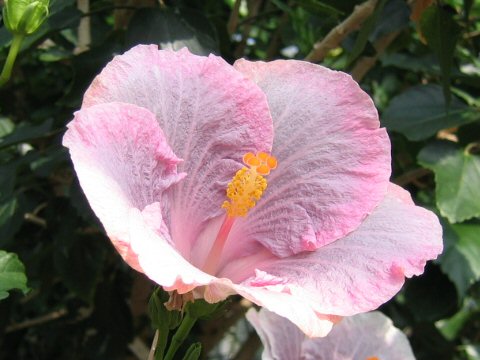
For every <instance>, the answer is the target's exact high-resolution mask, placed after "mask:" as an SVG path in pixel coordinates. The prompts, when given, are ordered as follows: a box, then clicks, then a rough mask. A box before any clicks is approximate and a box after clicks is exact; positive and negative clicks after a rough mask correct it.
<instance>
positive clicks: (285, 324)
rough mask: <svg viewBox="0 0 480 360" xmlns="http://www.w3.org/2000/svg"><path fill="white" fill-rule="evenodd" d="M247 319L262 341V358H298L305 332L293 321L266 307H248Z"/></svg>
mask: <svg viewBox="0 0 480 360" xmlns="http://www.w3.org/2000/svg"><path fill="white" fill-rule="evenodd" d="M246 318H247V320H248V321H249V322H250V324H252V326H253V327H254V328H255V331H256V332H257V334H258V336H259V337H260V340H261V341H262V343H263V348H264V349H263V353H262V360H282V359H284V360H299V359H300V354H301V352H302V343H303V341H304V340H305V334H304V333H302V332H301V331H300V330H299V329H298V327H296V326H295V325H294V324H293V323H291V322H290V321H288V320H287V319H285V318H284V317H281V316H278V315H276V314H275V313H272V312H270V311H268V310H266V309H262V310H260V311H257V310H255V309H249V310H248V311H247V314H246Z"/></svg>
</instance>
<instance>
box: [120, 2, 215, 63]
mask: <svg viewBox="0 0 480 360" xmlns="http://www.w3.org/2000/svg"><path fill="white" fill-rule="evenodd" d="M126 43H127V46H128V47H132V46H134V45H137V44H158V45H159V46H160V48H162V49H173V50H179V49H181V48H183V47H186V48H188V49H189V50H190V51H191V52H192V53H194V54H197V55H208V54H210V53H218V44H217V40H216V33H215V30H214V28H213V27H212V26H211V25H210V23H209V22H208V20H207V19H206V18H205V17H204V15H202V14H201V13H197V12H194V11H188V12H187V11H184V12H182V13H180V14H177V13H174V12H172V11H168V10H160V9H143V10H139V11H137V12H136V13H135V16H134V17H133V18H132V20H131V22H130V26H129V28H128V31H127V35H126Z"/></svg>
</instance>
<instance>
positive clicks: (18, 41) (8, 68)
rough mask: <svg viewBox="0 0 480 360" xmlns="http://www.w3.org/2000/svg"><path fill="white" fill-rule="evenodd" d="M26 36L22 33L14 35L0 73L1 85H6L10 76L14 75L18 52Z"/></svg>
mask: <svg viewBox="0 0 480 360" xmlns="http://www.w3.org/2000/svg"><path fill="white" fill-rule="evenodd" d="M23 38H24V36H23V35H20V34H15V35H13V40H12V45H10V49H9V51H8V56H7V60H6V61H5V64H4V65H3V70H2V73H1V74H0V87H2V86H3V85H5V84H6V83H7V81H8V80H10V76H11V75H12V69H13V65H14V64H15V59H16V58H17V55H18V52H19V51H20V46H21V45H22V41H23Z"/></svg>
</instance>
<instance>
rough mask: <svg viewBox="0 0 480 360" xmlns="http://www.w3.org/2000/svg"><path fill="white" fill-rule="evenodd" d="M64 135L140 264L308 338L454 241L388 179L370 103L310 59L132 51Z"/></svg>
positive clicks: (104, 212)
mask: <svg viewBox="0 0 480 360" xmlns="http://www.w3.org/2000/svg"><path fill="white" fill-rule="evenodd" d="M64 144H65V146H67V147H68V148H69V149H70V154H71V157H72V160H73V163H74V166H75V170H76V172H77V175H78V178H79V180H80V184H81V186H82V188H83V190H84V192H85V194H86V196H87V198H88V201H89V202H90V205H91V206H92V208H93V210H94V211H95V213H96V215H97V216H98V218H99V219H100V221H101V222H102V224H103V226H104V227H105V230H106V232H107V235H108V236H109V238H110V239H111V241H112V242H113V244H114V246H115V247H116V249H117V250H118V252H119V253H120V254H121V256H122V257H123V258H124V259H125V261H126V262H127V263H128V264H130V265H131V266H132V267H133V268H135V269H136V270H138V271H141V272H143V273H145V274H146V275H147V276H148V277H150V278H151V279H152V280H153V281H155V282H156V283H158V284H159V285H161V286H163V287H164V288H165V289H166V290H168V291H173V290H176V291H177V292H178V293H180V294H185V293H189V294H193V295H194V296H195V297H196V298H200V297H201V298H205V300H206V301H208V302H217V301H220V300H223V299H225V298H226V297H227V296H229V295H231V294H235V293H237V294H240V295H242V296H244V297H246V298H248V299H249V300H251V301H253V302H254V303H256V304H258V305H262V306H265V307H267V308H268V309H270V310H271V311H273V312H275V313H277V314H279V315H281V316H284V317H287V318H289V319H290V320H291V321H292V322H294V323H295V324H297V325H298V326H299V327H300V328H301V329H302V330H303V331H304V332H305V333H306V334H308V335H310V336H322V335H325V334H326V333H328V331H329V330H330V329H331V326H332V322H333V321H335V320H337V319H338V317H339V316H348V315H353V314H356V313H360V312H365V311H369V310H372V309H375V308H377V307H378V306H379V305H380V304H382V303H384V302H385V301H387V300H388V299H390V298H391V297H392V296H393V295H394V294H395V293H396V292H398V290H399V289H400V288H401V286H402V284H403V282H404V277H405V276H408V277H410V276H412V275H417V274H421V273H422V272H423V268H424V265H425V262H426V261H427V260H429V259H433V258H435V257H436V256H437V255H438V254H439V253H440V252H441V250H442V241H441V228H440V225H439V223H438V220H437V218H436V216H435V215H434V214H432V213H431V212H429V211H426V210H424V209H422V208H419V207H416V206H415V205H414V204H413V202H412V201H411V199H410V196H409V195H408V193H406V192H405V191H404V190H402V189H400V188H398V187H397V186H395V185H392V184H389V176H390V143H389V139H388V136H387V133H386V131H385V130H384V129H380V128H379V121H378V114H377V111H376V110H375V107H374V105H373V102H372V100H371V99H370V98H369V97H368V95H367V94H365V93H364V92H363V91H362V90H361V89H360V87H359V86H358V84H356V83H355V82H354V81H353V80H352V79H351V78H350V76H348V75H347V74H344V73H341V72H336V71H331V70H328V69H326V68H324V67H321V66H318V65H314V64H311V63H307V62H302V61H274V62H270V63H264V62H249V61H246V60H239V61H237V62H236V63H235V65H234V66H233V67H232V66H230V65H229V64H227V63H226V62H225V61H224V60H222V59H221V58H219V57H216V56H209V57H200V56H195V55H192V54H190V53H189V52H188V51H187V50H186V49H184V50H181V51H179V52H173V51H162V50H158V48H157V46H155V45H150V46H144V45H142V46H136V47H134V48H133V49H131V50H130V51H128V52H126V53H125V54H123V55H120V56H117V57H115V58H114V59H113V60H112V61H111V62H110V63H109V64H108V65H107V66H106V67H105V69H103V71H102V73H101V74H100V75H98V76H97V77H96V79H95V80H94V81H93V83H92V85H91V86H90V88H89V89H88V90H87V92H86V94H85V97H84V100H83V105H82V108H81V110H80V111H78V112H77V113H75V118H74V120H73V121H72V122H71V123H70V124H69V125H68V131H67V132H66V134H65V137H64ZM247 153H252V154H249V155H246V156H245V154H247ZM268 154H272V155H273V156H274V157H275V158H276V160H275V158H273V157H270V156H269V155H268ZM257 155H258V156H257ZM244 158H245V159H244ZM243 160H245V161H246V162H247V163H248V164H249V165H248V164H247V166H246V165H244V164H243ZM262 165H263V166H262ZM244 167H245V170H241V169H242V168H244ZM275 167H276V168H275ZM274 168H275V169H274ZM273 169H274V170H273ZM239 170H240V173H237V171H239ZM270 170H272V172H271V174H270V175H268V176H267V177H265V176H262V175H261V174H266V173H268V172H269V171H270ZM235 174H237V175H235ZM234 176H235V179H234V180H233V181H232V178H233V177H234ZM229 182H231V185H228V184H229ZM267 182H268V187H267V188H266V189H265V186H266V185H267ZM227 188H229V190H228V193H229V194H228V195H229V197H227V196H226V190H227ZM262 193H263V194H262ZM262 195H263V196H262ZM260 197H261V198H260ZM255 202H258V204H257V205H256V206H254V207H252V206H253V205H254V203H255ZM247 212H248V214H247V215H246V216H241V215H245V214H246V213H247Z"/></svg>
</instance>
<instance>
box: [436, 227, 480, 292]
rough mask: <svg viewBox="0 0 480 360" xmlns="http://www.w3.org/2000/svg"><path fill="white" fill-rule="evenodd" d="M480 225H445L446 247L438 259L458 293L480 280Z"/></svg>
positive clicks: (465, 290)
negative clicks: (479, 237) (479, 236)
mask: <svg viewBox="0 0 480 360" xmlns="http://www.w3.org/2000/svg"><path fill="white" fill-rule="evenodd" d="M478 234H480V225H476V224H458V225H447V224H445V225H444V236H443V238H444V242H445V249H444V251H443V254H442V255H441V257H440V258H439V259H438V262H439V263H440V267H441V269H442V271H443V272H444V273H445V274H446V275H447V276H448V277H449V278H450V280H452V282H453V283H454V284H455V286H456V288H457V293H458V295H459V296H460V297H461V298H462V297H464V296H465V294H466V292H467V290H468V289H469V287H470V286H471V285H472V284H473V283H474V282H476V281H478V280H480V242H479V241H478Z"/></svg>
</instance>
